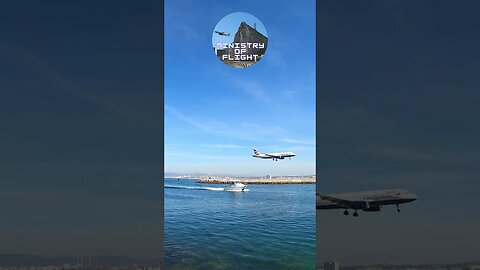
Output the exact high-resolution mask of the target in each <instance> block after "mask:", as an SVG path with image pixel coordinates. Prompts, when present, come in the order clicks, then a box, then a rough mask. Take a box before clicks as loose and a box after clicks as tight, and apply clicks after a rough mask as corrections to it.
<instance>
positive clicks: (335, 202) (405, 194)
mask: <svg viewBox="0 0 480 270" xmlns="http://www.w3.org/2000/svg"><path fill="white" fill-rule="evenodd" d="M416 199H417V195H415V194H413V193H412V192H410V191H408V190H405V189H384V190H371V191H363V192H349V193H337V194H318V193H317V207H316V208H317V209H345V211H344V212H343V214H344V215H348V214H349V212H348V209H352V210H355V212H353V216H354V217H357V216H358V213H357V211H358V210H363V211H365V212H376V211H380V210H381V209H382V206H384V205H396V206H397V212H400V207H399V204H402V203H409V202H413V201H415V200H416Z"/></svg>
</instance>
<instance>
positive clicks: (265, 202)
mask: <svg viewBox="0 0 480 270" xmlns="http://www.w3.org/2000/svg"><path fill="white" fill-rule="evenodd" d="M226 186H228V185H226V184H224V185H221V184H219V185H215V184H200V183H196V182H195V181H194V180H185V179H181V180H177V179H165V242H164V248H165V261H166V266H167V267H166V268H167V269H169V270H173V269H175V270H177V269H192V270H197V269H205V270H207V269H208V270H215V269H228V270H247V269H255V270H270V269H271V270H283V269H285V270H286V269H292V270H293V269H295V270H303V269H312V270H313V269H315V185H311V184H310V185H308V184H307V185H248V189H249V191H248V192H227V191H224V190H223V188H224V187H226Z"/></svg>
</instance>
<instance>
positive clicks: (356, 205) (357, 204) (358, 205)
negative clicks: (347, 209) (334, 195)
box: [351, 201, 370, 210]
mask: <svg viewBox="0 0 480 270" xmlns="http://www.w3.org/2000/svg"><path fill="white" fill-rule="evenodd" d="M351 207H352V209H355V210H358V209H368V208H370V205H369V203H368V202H366V201H354V202H352V206H351Z"/></svg>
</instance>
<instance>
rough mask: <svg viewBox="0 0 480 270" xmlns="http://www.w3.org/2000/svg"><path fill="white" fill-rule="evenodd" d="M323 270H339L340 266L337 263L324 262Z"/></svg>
mask: <svg viewBox="0 0 480 270" xmlns="http://www.w3.org/2000/svg"><path fill="white" fill-rule="evenodd" d="M323 269H324V270H339V269H340V265H339V264H338V262H334V261H328V262H325V263H324V264H323Z"/></svg>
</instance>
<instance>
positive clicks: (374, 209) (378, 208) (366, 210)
mask: <svg viewBox="0 0 480 270" xmlns="http://www.w3.org/2000/svg"><path fill="white" fill-rule="evenodd" d="M380 210H382V207H381V206H380V205H375V206H370V207H368V208H365V209H363V211H365V212H378V211H380Z"/></svg>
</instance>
